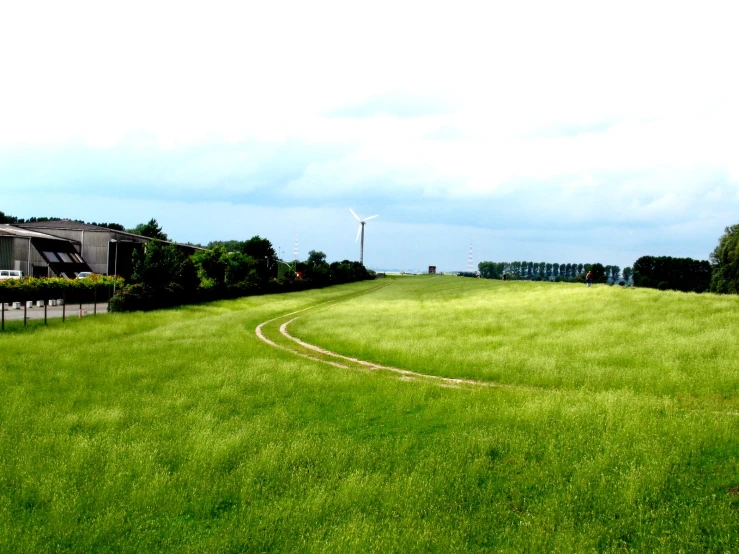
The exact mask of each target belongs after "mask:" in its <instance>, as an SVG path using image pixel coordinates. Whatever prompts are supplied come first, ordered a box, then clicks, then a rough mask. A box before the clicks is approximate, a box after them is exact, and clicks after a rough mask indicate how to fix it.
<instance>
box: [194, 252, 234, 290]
mask: <svg viewBox="0 0 739 554" xmlns="http://www.w3.org/2000/svg"><path fill="white" fill-rule="evenodd" d="M192 257H193V258H194V260H195V264H196V265H197V266H198V267H199V269H200V274H201V277H202V278H203V279H207V280H209V281H210V283H211V284H212V286H215V287H220V286H222V285H224V284H225V282H226V267H227V266H228V252H227V251H226V249H225V248H224V247H223V246H221V245H216V246H214V247H213V248H211V249H209V250H201V251H199V252H196V253H195V254H193V256H192Z"/></svg>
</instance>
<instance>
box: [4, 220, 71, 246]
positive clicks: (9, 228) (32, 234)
mask: <svg viewBox="0 0 739 554" xmlns="http://www.w3.org/2000/svg"><path fill="white" fill-rule="evenodd" d="M0 236H10V237H20V238H25V239H29V238H30V239H49V240H61V241H64V242H74V241H71V240H68V239H62V238H59V237H55V236H53V235H47V234H46V233H39V232H38V231H31V230H29V229H21V228H20V227H15V226H13V225H10V224H8V223H2V224H0Z"/></svg>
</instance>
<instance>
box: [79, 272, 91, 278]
mask: <svg viewBox="0 0 739 554" xmlns="http://www.w3.org/2000/svg"><path fill="white" fill-rule="evenodd" d="M93 275H94V274H93V272H92V271H80V272H79V273H78V274H77V279H84V278H85V277H92V276H93Z"/></svg>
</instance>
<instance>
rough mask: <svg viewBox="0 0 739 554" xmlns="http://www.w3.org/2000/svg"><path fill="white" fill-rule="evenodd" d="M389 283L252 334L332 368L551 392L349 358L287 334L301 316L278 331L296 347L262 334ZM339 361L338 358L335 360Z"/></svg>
mask: <svg viewBox="0 0 739 554" xmlns="http://www.w3.org/2000/svg"><path fill="white" fill-rule="evenodd" d="M390 284H391V283H387V284H385V285H382V286H380V287H376V288H374V289H370V290H368V291H366V292H361V293H357V294H351V295H347V296H344V297H341V298H337V299H335V300H328V301H326V302H321V303H320V304H315V305H313V306H309V307H307V308H303V309H300V310H296V311H294V312H290V313H287V314H282V315H279V316H277V317H273V318H272V319H268V320H267V321H264V322H262V323H260V324H259V325H257V327H256V329H255V334H256V336H257V338H258V339H259V340H261V341H263V342H265V343H266V344H269V345H270V346H272V347H274V348H278V349H280V350H285V351H287V352H290V353H292V354H295V355H296V356H300V357H302V358H306V359H308V360H313V361H316V362H322V363H325V364H328V365H331V366H333V367H338V368H341V369H354V370H362V371H378V370H379V371H386V372H389V373H392V374H395V375H397V376H399V377H400V379H401V380H403V381H428V382H436V383H438V384H440V385H441V386H445V387H455V388H459V387H461V386H464V385H470V386H481V387H496V388H511V389H518V390H531V391H552V389H543V388H537V387H525V386H521V385H511V384H507V383H496V382H493V381H478V380H475V379H461V378H454V377H442V376H438V375H428V374H426V373H418V372H416V371H410V370H408V369H402V368H399V367H392V366H385V365H380V364H376V363H374V362H369V361H366V360H360V359H358V358H352V357H350V356H344V355H343V354H338V353H337V352H332V351H331V350H326V349H325V348H321V347H319V346H316V345H314V344H309V343H307V342H304V341H302V340H300V339H299V338H297V337H294V336H292V335H291V334H290V333H288V332H287V326H288V325H289V324H290V323H292V322H293V321H295V320H296V319H299V318H300V317H301V316H297V317H293V318H292V319H289V320H288V321H284V322H283V323H282V324H281V325H280V327H279V331H280V334H281V335H282V336H283V337H285V338H286V339H288V340H290V341H291V342H292V343H293V344H295V345H297V346H298V348H289V347H287V346H285V345H284V344H279V343H277V342H275V341H274V340H272V339H271V338H269V337H267V336H266V335H265V333H264V328H265V326H269V325H270V324H272V323H274V322H277V321H280V320H284V319H286V318H288V317H290V316H294V315H296V314H300V313H303V312H306V311H308V310H314V309H320V308H324V307H327V306H328V305H330V304H335V303H337V302H341V301H344V300H348V299H349V298H354V297H357V296H361V295H364V294H370V293H372V292H375V291H377V290H379V289H382V288H384V287H387V286H389V285H390ZM337 360H340V361H337Z"/></svg>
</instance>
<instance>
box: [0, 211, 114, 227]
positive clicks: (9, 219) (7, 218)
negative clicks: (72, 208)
mask: <svg viewBox="0 0 739 554" xmlns="http://www.w3.org/2000/svg"><path fill="white" fill-rule="evenodd" d="M64 219H65V218H63V217H29V218H28V219H23V218H22V217H15V216H13V215H5V214H4V213H3V212H0V223H10V224H11V225H12V224H13V223H38V222H42V221H63V220H64ZM72 221H76V222H77V223H86V222H85V221H82V220H81V219H73V220H72ZM87 225H97V226H98V227H105V228H106V229H113V230H114V231H125V230H126V229H125V228H124V227H123V225H121V224H120V223H95V222H94V221H93V222H92V223H87Z"/></svg>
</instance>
